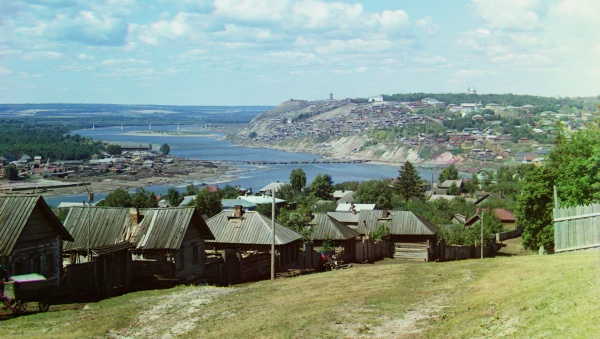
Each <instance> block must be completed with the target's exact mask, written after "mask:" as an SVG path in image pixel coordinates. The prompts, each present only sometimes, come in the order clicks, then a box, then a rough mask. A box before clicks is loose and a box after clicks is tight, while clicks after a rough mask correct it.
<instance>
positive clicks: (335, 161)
mask: <svg viewBox="0 0 600 339" xmlns="http://www.w3.org/2000/svg"><path fill="white" fill-rule="evenodd" d="M195 161H198V160H195ZM200 161H202V162H209V163H213V164H240V165H299V164H362V163H365V162H369V161H370V160H347V159H341V160H340V159H329V160H328V159H322V160H317V159H315V160H293V161H273V160H205V159H201V160H200Z"/></svg>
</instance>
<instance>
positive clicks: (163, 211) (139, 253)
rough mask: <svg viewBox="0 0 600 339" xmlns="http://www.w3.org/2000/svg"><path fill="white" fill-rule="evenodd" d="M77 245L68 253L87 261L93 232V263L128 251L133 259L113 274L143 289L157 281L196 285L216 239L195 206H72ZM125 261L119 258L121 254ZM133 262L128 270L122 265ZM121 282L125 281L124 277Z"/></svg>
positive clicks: (119, 265)
mask: <svg viewBox="0 0 600 339" xmlns="http://www.w3.org/2000/svg"><path fill="white" fill-rule="evenodd" d="M65 225H66V227H67V229H70V230H72V232H73V234H74V237H75V242H74V243H73V244H71V245H68V246H66V247H65V252H68V253H75V254H76V255H77V257H78V259H77V260H76V261H77V262H82V261H87V260H86V259H83V258H82V254H84V253H87V246H88V245H87V244H88V240H87V239H88V233H89V239H90V245H89V246H90V248H91V252H92V258H91V259H92V260H95V258H97V257H100V253H105V254H106V251H107V250H115V251H121V250H123V249H124V248H127V250H128V252H127V253H128V255H129V256H130V259H126V258H120V259H119V258H116V257H115V259H118V260H119V262H118V263H114V264H113V267H114V269H113V270H112V272H113V273H114V274H116V275H119V276H122V275H124V274H125V273H124V272H125V270H129V271H130V275H128V277H127V279H128V280H129V281H131V280H133V283H135V284H136V285H137V286H139V287H140V288H144V287H147V286H152V283H153V282H156V280H171V281H173V282H192V281H194V280H197V279H198V278H200V277H201V276H202V274H203V271H204V264H205V258H206V257H205V252H204V248H205V245H204V240H205V239H212V238H213V236H212V233H211V232H210V229H209V228H208V226H207V225H206V222H205V221H204V219H203V218H202V216H200V214H199V213H198V212H197V211H196V210H195V209H194V208H193V207H180V208H148V209H135V208H132V209H130V208H110V207H93V208H90V207H73V208H71V211H70V212H69V215H68V216H67V219H66V220H65ZM119 257H120V255H119ZM125 260H130V265H129V266H130V267H129V269H127V268H126V267H125V266H122V265H125V263H123V262H122V261H125ZM116 280H119V281H122V279H121V278H118V279H116Z"/></svg>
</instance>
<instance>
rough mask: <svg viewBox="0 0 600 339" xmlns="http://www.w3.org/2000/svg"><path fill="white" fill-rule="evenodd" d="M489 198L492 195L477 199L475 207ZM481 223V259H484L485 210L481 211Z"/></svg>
mask: <svg viewBox="0 0 600 339" xmlns="http://www.w3.org/2000/svg"><path fill="white" fill-rule="evenodd" d="M489 196H490V194H489V193H487V194H486V195H484V196H483V197H481V198H479V199H477V201H475V203H474V205H475V207H477V205H479V204H481V203H482V202H483V201H484V200H485V199H487V198H488V197H489ZM479 222H480V227H481V245H480V246H481V259H483V208H482V209H481V217H480V219H479Z"/></svg>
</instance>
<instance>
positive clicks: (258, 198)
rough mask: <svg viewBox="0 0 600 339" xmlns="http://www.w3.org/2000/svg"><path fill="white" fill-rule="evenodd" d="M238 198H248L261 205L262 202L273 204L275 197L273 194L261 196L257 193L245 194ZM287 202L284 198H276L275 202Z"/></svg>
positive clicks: (247, 199) (249, 200)
mask: <svg viewBox="0 0 600 339" xmlns="http://www.w3.org/2000/svg"><path fill="white" fill-rule="evenodd" d="M237 199H238V200H246V201H248V202H251V203H253V204H257V205H261V204H263V205H264V204H272V203H273V197H272V196H267V195H261V196H257V195H245V196H243V197H237ZM282 202H285V200H283V199H279V198H275V203H276V204H279V203H282Z"/></svg>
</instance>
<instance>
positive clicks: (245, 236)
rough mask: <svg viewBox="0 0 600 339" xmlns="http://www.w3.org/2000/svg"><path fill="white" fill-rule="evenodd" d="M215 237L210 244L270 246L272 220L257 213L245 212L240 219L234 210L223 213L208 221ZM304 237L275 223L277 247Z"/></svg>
mask: <svg viewBox="0 0 600 339" xmlns="http://www.w3.org/2000/svg"><path fill="white" fill-rule="evenodd" d="M206 223H207V224H208V227H209V228H210V230H211V231H212V233H213V234H214V235H215V239H214V240H212V241H209V242H214V243H221V244H247V245H270V244H271V243H272V241H273V238H272V229H271V223H272V222H271V219H269V218H267V217H265V216H263V215H261V214H260V213H258V212H255V211H244V214H243V215H242V217H240V218H236V217H234V211H233V210H226V211H222V212H221V213H219V214H217V215H215V216H213V217H212V218H210V219H208V220H207V221H206ZM301 238H302V236H301V235H300V234H298V233H296V232H294V231H292V230H290V229H288V228H286V227H284V226H282V225H280V224H278V223H275V245H285V244H289V243H291V242H294V241H296V240H299V239H301Z"/></svg>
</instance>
